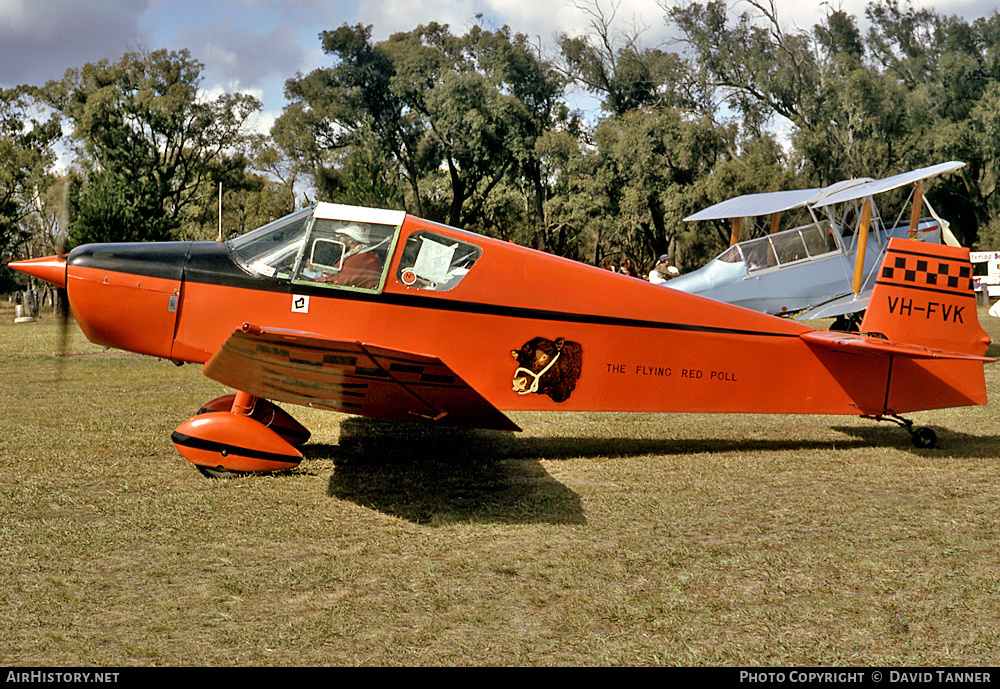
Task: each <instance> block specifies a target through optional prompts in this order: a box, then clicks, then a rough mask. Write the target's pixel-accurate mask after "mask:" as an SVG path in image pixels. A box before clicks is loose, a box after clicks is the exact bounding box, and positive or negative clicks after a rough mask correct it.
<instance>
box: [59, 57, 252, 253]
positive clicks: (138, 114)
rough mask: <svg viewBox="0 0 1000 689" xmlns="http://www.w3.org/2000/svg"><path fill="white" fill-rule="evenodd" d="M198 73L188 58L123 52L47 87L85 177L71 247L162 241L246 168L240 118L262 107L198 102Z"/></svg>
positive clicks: (228, 100)
mask: <svg viewBox="0 0 1000 689" xmlns="http://www.w3.org/2000/svg"><path fill="white" fill-rule="evenodd" d="M202 69H203V65H202V64H201V63H200V62H198V61H197V60H194V59H192V58H191V56H190V54H189V53H188V51H186V50H182V51H179V52H168V51H166V50H158V51H155V52H152V53H145V52H130V53H126V54H125V55H124V56H122V58H121V59H120V60H118V61H117V62H113V63H112V62H109V61H108V60H101V61H99V62H96V63H88V64H87V65H84V66H83V67H82V68H80V69H70V70H68V71H67V72H66V75H65V77H64V78H63V79H62V80H61V81H59V82H50V83H49V84H47V85H46V87H45V91H46V94H47V97H48V99H49V102H50V103H51V104H52V105H53V107H55V109H56V110H57V111H59V112H60V113H61V114H62V115H63V116H64V117H65V118H66V119H68V120H69V121H70V122H72V124H73V133H72V137H73V140H74V141H75V142H76V148H75V151H76V154H77V163H78V165H79V166H80V169H81V172H82V174H83V182H82V185H81V186H80V190H79V195H78V196H77V197H76V198H74V199H73V202H72V208H73V210H74V217H73V220H72V230H71V232H72V235H71V236H72V239H73V241H74V242H77V243H79V242H84V241H102V240H104V241H107V240H108V239H112V238H113V239H116V240H118V241H143V240H152V239H166V238H169V237H171V236H172V235H173V234H174V233H175V232H176V231H177V230H178V228H179V227H180V225H181V223H182V222H183V220H184V217H185V213H186V212H187V211H188V210H189V209H191V208H192V207H194V206H197V205H198V204H199V203H203V201H204V199H206V198H208V197H211V189H212V188H213V187H214V186H215V182H216V181H217V180H218V179H219V178H220V177H222V176H224V175H225V174H226V173H228V172H232V171H233V170H238V169H240V168H241V167H242V166H243V164H244V162H243V159H242V155H241V154H242V149H243V148H244V147H245V145H246V143H247V141H248V139H247V133H246V125H247V119H248V118H249V117H250V115H252V114H253V113H254V112H256V111H257V110H258V109H259V108H260V102H259V101H258V100H257V99H255V98H253V97H251V96H248V95H245V94H223V95H221V96H219V97H217V98H216V99H215V100H212V101H206V100H204V99H203V98H202V96H201V94H200V91H199V89H200V84H201V71H202Z"/></svg>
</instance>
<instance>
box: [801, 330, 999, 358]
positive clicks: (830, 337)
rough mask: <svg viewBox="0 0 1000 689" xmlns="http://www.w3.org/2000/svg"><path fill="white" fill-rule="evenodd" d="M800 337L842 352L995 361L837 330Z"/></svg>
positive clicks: (816, 344) (811, 343)
mask: <svg viewBox="0 0 1000 689" xmlns="http://www.w3.org/2000/svg"><path fill="white" fill-rule="evenodd" d="M799 337H800V338H801V339H803V340H805V341H806V342H807V343H809V344H810V345H815V346H817V347H823V348H825V349H833V350H839V351H842V352H858V353H860V352H862V351H864V352H865V353H868V354H876V353H880V354H884V355H886V356H899V357H906V358H907V359H965V360H971V361H995V359H991V358H990V357H986V356H977V355H975V354H965V353H963V352H946V351H943V350H940V349H929V348H927V347H921V346H919V345H911V344H906V343H903V342H890V341H889V340H885V339H882V338H881V337H874V336H871V335H861V334H858V333H844V332H837V331H835V330H815V331H812V332H807V333H802V334H801V335H799Z"/></svg>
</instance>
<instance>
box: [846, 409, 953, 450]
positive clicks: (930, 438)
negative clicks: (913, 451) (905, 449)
mask: <svg viewBox="0 0 1000 689" xmlns="http://www.w3.org/2000/svg"><path fill="white" fill-rule="evenodd" d="M862 418H864V419H872V420H873V421H889V422H891V423H894V424H896V425H897V426H902V427H903V428H905V429H906V430H907V431H909V433H910V440H912V441H913V446H914V447H918V448H920V449H922V450H933V449H934V448H935V447H937V433H935V432H934V431H933V430H932V429H930V428H928V427H927V426H917V427H914V426H913V421H911V420H910V419H904V418H903V417H902V416H897V415H896V414H889V415H888V416H863V417H862Z"/></svg>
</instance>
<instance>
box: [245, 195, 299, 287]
mask: <svg viewBox="0 0 1000 689" xmlns="http://www.w3.org/2000/svg"><path fill="white" fill-rule="evenodd" d="M312 213H313V209H312V208H306V209H304V210H301V211H298V212H297V213H292V214H291V215H286V216H285V217H283V218H279V219H278V220H275V221H274V222H271V223H268V224H267V225H264V226H263V227H258V228H257V229H256V230H253V231H252V232H248V233H246V234H245V235H243V236H241V237H237V238H236V239H233V240H232V241H231V242H230V243H229V246H230V248H231V249H232V252H233V256H234V257H235V259H236V261H237V262H238V263H239V264H240V265H241V266H243V268H244V269H246V270H248V271H249V272H251V273H254V274H257V275H263V276H265V277H269V278H279V279H285V280H287V279H289V278H290V277H291V276H292V269H293V268H294V267H295V259H296V258H298V255H299V249H300V248H301V247H302V240H303V239H304V238H305V235H306V226H307V225H308V223H309V219H310V218H311V217H312Z"/></svg>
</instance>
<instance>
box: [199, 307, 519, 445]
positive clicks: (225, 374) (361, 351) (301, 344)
mask: <svg viewBox="0 0 1000 689" xmlns="http://www.w3.org/2000/svg"><path fill="white" fill-rule="evenodd" d="M203 370H204V373H205V375H206V376H208V377H209V378H211V379H212V380H216V381H218V382H220V383H222V384H224V385H228V386H230V387H234V388H236V389H238V390H243V391H245V392H248V393H250V394H251V395H254V396H256V397H263V398H266V399H269V400H274V401H278V402H289V403H292V404H300V405H304V406H308V407H316V408H319V409H327V410H331V411H339V412H345V413H348V414H360V415H362V416H371V417H375V418H382V419H390V420H397V421H427V422H432V423H437V424H441V425H446V426H461V427H472V428H489V429H495V430H503V431H519V430H521V429H520V428H518V426H517V425H516V424H515V423H514V422H513V421H511V420H510V419H509V418H508V417H507V416H506V415H505V414H503V413H502V412H501V411H500V410H498V409H497V408H496V407H494V406H493V405H492V404H490V403H489V402H488V401H487V400H486V399H485V398H484V397H483V396H482V395H480V394H479V393H478V392H476V391H475V390H474V389H473V388H472V387H471V386H469V385H468V384H467V383H466V382H465V381H464V380H462V378H461V377H460V376H459V375H458V374H456V373H455V372H454V371H452V370H451V369H450V368H449V367H448V366H447V364H445V363H444V362H442V361H441V360H440V359H438V358H436V357H433V356H427V355H423V354H416V353H413V352H404V351H401V350H397V349H388V348H385V347H379V346H376V345H372V344H365V343H361V342H351V341H345V340H333V339H329V338H325V337H321V336H319V335H316V334H312V333H304V332H299V331H291V330H279V329H267V328H260V327H258V326H254V325H250V324H246V325H244V326H243V327H242V328H239V329H237V330H235V331H234V332H233V333H232V334H231V335H230V336H229V338H228V339H227V340H226V341H225V342H224V343H223V345H222V347H220V348H219V350H218V351H217V352H216V353H215V354H214V355H213V356H212V358H211V359H209V361H208V362H207V363H206V364H205V366H204V368H203Z"/></svg>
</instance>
